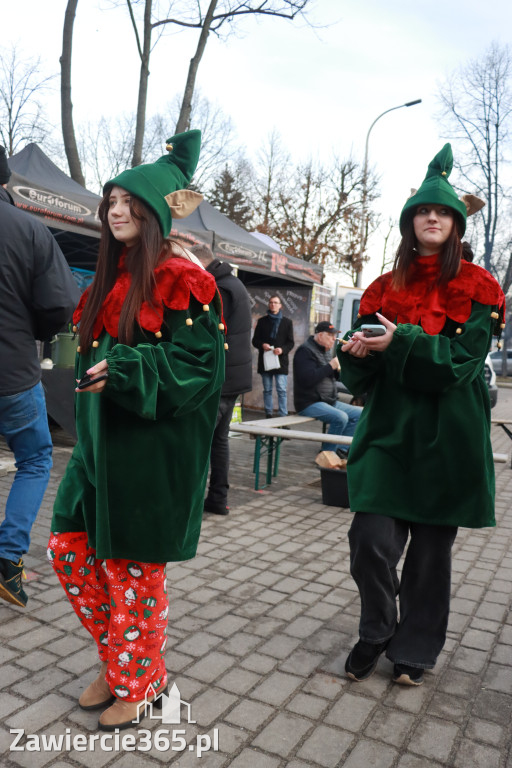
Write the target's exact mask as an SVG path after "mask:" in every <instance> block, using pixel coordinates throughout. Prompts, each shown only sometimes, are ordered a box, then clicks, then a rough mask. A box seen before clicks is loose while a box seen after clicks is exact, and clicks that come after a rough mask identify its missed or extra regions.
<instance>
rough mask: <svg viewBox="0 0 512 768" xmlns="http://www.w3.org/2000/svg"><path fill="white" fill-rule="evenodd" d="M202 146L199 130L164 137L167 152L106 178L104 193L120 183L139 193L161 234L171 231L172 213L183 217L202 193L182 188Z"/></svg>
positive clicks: (191, 173) (194, 165)
mask: <svg viewBox="0 0 512 768" xmlns="http://www.w3.org/2000/svg"><path fill="white" fill-rule="evenodd" d="M200 147H201V131H197V130H193V131H185V133H178V134H176V136H172V138H170V139H167V144H166V149H167V154H166V155H163V156H162V157H161V158H160V159H159V160H157V161H156V162H155V163H147V164H145V165H137V166H135V168H129V169H128V170H127V171H123V172H122V173H120V174H119V176H116V177H115V178H114V179H110V181H107V183H106V184H105V186H104V187H103V193H104V194H105V192H106V191H107V189H110V188H111V187H122V189H126V191H127V192H130V194H132V195H134V196H135V197H139V198H140V199H141V200H143V201H144V202H145V203H146V204H147V205H148V206H149V207H150V208H151V210H152V211H153V213H154V214H155V216H156V218H157V219H158V223H159V224H160V229H161V230H162V234H163V236H164V237H167V235H168V234H169V232H170V231H171V226H172V217H173V216H174V217H175V218H177V219H180V218H185V216H188V215H189V213H191V212H192V211H193V210H195V208H197V206H198V205H199V203H200V202H201V200H202V199H203V196H202V195H200V194H198V193H197V192H193V191H192V190H188V189H185V187H186V186H187V185H188V184H189V182H190V180H191V178H192V176H193V174H194V171H195V169H196V165H197V161H198V160H199V149H200Z"/></svg>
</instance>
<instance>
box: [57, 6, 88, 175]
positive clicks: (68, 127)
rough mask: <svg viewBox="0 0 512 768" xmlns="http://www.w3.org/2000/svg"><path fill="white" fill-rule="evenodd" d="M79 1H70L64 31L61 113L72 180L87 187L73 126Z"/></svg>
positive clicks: (61, 67) (61, 64)
mask: <svg viewBox="0 0 512 768" xmlns="http://www.w3.org/2000/svg"><path fill="white" fill-rule="evenodd" d="M77 5H78V0H68V3H67V5H66V12H65V14H64V27H63V30H62V54H61V57H60V113H61V125H62V138H63V141H64V150H65V152H66V157H67V159H68V165H69V173H70V175H71V178H72V179H74V180H75V181H76V182H78V184H81V185H82V186H83V187H85V179H84V175H83V172H82V165H81V163H80V156H79V154H78V147H77V143H76V138H75V128H74V125H73V103H72V101H71V58H72V49H73V24H74V22H75V14H76V7H77Z"/></svg>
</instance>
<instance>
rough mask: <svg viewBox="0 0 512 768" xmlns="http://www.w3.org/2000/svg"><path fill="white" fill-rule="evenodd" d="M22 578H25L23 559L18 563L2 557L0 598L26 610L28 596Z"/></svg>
mask: <svg viewBox="0 0 512 768" xmlns="http://www.w3.org/2000/svg"><path fill="white" fill-rule="evenodd" d="M22 576H23V577H25V574H24V572H23V560H22V559H21V557H20V559H19V560H18V562H17V563H14V562H13V561H12V560H7V558H5V557H0V597H1V598H3V599H4V600H7V602H8V603H12V604H13V605H18V606H20V607H21V608H24V607H25V606H26V604H27V600H28V596H27V594H26V592H25V590H24V589H23V587H22V586H21V578H22ZM25 578H26V577H25Z"/></svg>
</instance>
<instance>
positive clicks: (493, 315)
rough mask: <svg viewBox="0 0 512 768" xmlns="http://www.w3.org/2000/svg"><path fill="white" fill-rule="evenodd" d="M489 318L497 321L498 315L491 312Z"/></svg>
mask: <svg viewBox="0 0 512 768" xmlns="http://www.w3.org/2000/svg"><path fill="white" fill-rule="evenodd" d="M491 317H492V319H493V320H497V319H498V317H499V314H498V313H497V312H491Z"/></svg>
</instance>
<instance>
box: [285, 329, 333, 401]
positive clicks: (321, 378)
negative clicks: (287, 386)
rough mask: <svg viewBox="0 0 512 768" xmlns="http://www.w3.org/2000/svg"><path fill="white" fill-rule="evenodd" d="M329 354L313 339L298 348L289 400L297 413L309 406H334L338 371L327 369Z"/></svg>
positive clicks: (330, 366)
mask: <svg viewBox="0 0 512 768" xmlns="http://www.w3.org/2000/svg"><path fill="white" fill-rule="evenodd" d="M331 358H332V355H331V352H330V351H329V350H327V349H325V347H322V346H321V345H320V344H317V343H316V341H315V340H314V338H313V336H310V337H309V339H306V341H305V342H304V344H301V345H300V347H299V348H298V350H297V351H296V353H295V357H294V358H293V399H294V404H295V410H296V411H297V413H299V412H300V411H303V410H304V408H307V407H308V405H312V404H313V403H318V402H322V403H327V404H328V405H334V403H335V402H336V400H337V397H338V393H337V387H336V381H337V380H338V379H339V373H338V371H335V370H334V369H333V367H332V365H330V363H329V360H331Z"/></svg>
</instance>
